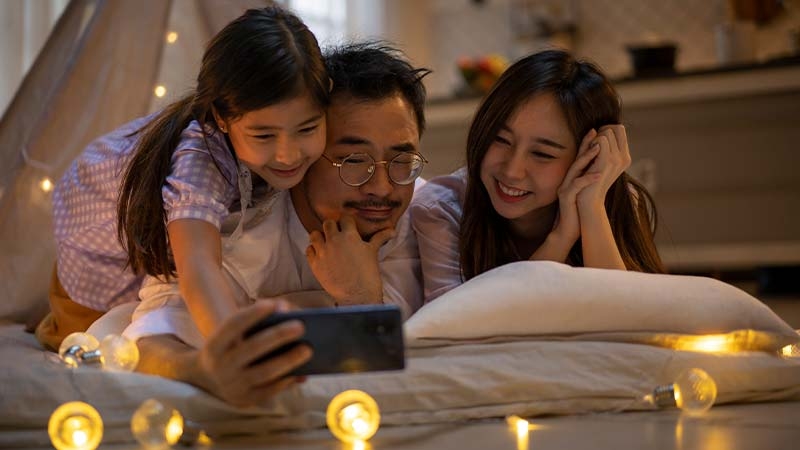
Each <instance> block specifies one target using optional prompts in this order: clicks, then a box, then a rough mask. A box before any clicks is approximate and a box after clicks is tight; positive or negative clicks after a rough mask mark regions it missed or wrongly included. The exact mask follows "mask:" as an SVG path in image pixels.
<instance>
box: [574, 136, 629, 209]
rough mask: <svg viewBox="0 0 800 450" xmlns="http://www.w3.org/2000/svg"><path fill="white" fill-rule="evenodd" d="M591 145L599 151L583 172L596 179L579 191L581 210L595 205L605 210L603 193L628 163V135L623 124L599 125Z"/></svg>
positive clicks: (604, 193) (606, 191) (596, 207)
mask: <svg viewBox="0 0 800 450" xmlns="http://www.w3.org/2000/svg"><path fill="white" fill-rule="evenodd" d="M592 145H594V146H597V147H599V153H597V157H596V158H595V159H594V161H593V162H592V164H591V165H590V166H589V168H588V169H587V171H586V175H591V176H593V177H596V178H597V182H596V183H593V184H591V185H590V186H587V187H586V188H585V189H582V190H581V192H580V193H579V194H578V207H579V208H580V209H581V210H584V209H586V208H594V210H599V209H600V208H602V210H605V206H604V204H605V199H606V193H608V189H609V188H610V187H611V185H612V184H614V182H615V181H616V180H617V178H619V176H620V175H622V173H623V172H624V171H625V170H626V169H627V168H628V167H630V165H631V154H630V150H629V149H628V136H627V134H626V133H625V127H624V126H623V125H606V126H603V127H601V128H600V130H599V132H598V133H597V136H595V138H594V139H593V142H592Z"/></svg>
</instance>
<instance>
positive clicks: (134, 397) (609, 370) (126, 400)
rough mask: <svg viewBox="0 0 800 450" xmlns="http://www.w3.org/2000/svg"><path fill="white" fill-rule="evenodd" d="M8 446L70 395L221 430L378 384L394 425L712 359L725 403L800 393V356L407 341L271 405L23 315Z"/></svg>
mask: <svg viewBox="0 0 800 450" xmlns="http://www.w3.org/2000/svg"><path fill="white" fill-rule="evenodd" d="M0 361H2V366H0V393H1V394H0V447H9V446H10V447H25V446H44V445H47V439H48V438H47V433H46V426H47V420H48V418H49V416H50V414H51V412H52V411H53V410H54V409H55V408H56V407H57V406H58V405H59V404H61V403H64V402H67V401H72V400H81V401H85V402H88V403H90V404H92V405H93V406H95V407H96V408H97V409H98V411H100V413H101V415H102V416H103V419H104V422H105V430H106V433H105V438H104V443H125V442H130V441H131V440H132V436H131V434H130V431H129V423H130V417H131V415H132V413H133V411H134V410H135V409H136V408H137V407H138V406H139V404H141V402H142V401H144V400H145V399H147V398H158V399H161V400H165V401H168V402H170V403H172V404H174V405H175V406H176V407H177V408H178V409H179V410H180V411H182V412H183V414H184V415H185V416H186V417H187V418H189V419H191V420H194V421H196V422H199V423H201V424H202V425H203V427H204V428H205V429H206V431H207V432H209V433H210V434H212V435H216V436H223V437H224V436H231V435H240V434H265V433H271V432H277V431H282V430H308V429H319V428H323V427H324V426H325V419H324V411H325V408H326V407H327V404H328V402H329V401H330V399H331V398H332V397H333V396H334V395H335V394H337V393H338V392H341V391H343V390H346V389H362V390H364V391H366V392H368V393H370V394H371V395H372V396H373V397H374V398H375V399H376V400H377V402H378V404H379V405H380V408H381V415H382V423H383V424H384V426H409V425H414V424H425V425H431V424H448V423H449V424H459V423H465V422H467V421H471V420H481V419H490V418H502V417H504V416H506V415H509V414H518V415H522V416H527V417H535V416H542V415H562V414H580V413H590V412H603V411H605V412H608V411H613V412H617V411H645V410H649V409H652V407H651V406H650V405H649V404H648V403H647V402H646V401H644V400H643V396H644V395H646V394H647V393H649V392H650V391H651V390H652V388H653V387H655V386H657V385H660V384H665V383H669V382H671V380H672V379H673V378H674V377H675V376H676V375H677V373H679V372H680V371H681V370H683V369H685V368H688V367H702V368H704V369H705V370H707V371H708V372H709V374H711V375H712V376H713V377H714V378H715V380H716V382H717V385H718V389H719V396H718V400H717V403H718V404H726V403H737V402H760V401H772V400H793V399H795V400H796V399H800V360H799V359H797V358H792V359H790V358H782V357H779V356H777V355H774V354H768V353H764V352H743V353H738V354H728V355H712V354H703V353H694V352H682V351H674V350H669V349H665V348H658V347H653V346H647V345H640V344H629V343H610V342H563V341H520V342H503V343H481V344H464V345H447V346H441V347H427V348H412V349H409V353H408V358H407V363H408V364H407V366H408V367H407V369H406V370H405V371H403V372H387V373H377V374H357V375H348V376H321V377H312V378H311V379H309V381H308V382H307V383H305V384H304V385H302V386H300V387H299V388H297V389H293V390H290V391H287V392H285V393H283V394H282V395H280V396H279V397H278V398H277V399H276V400H275V401H274V402H272V403H271V404H270V405H267V406H265V407H263V408H250V409H237V408H233V407H230V406H228V405H226V404H224V403H223V402H221V401H219V400H217V399H216V398H214V397H212V396H210V395H208V394H206V393H204V392H203V391H200V390H198V389H195V388H193V387H192V386H189V385H187V384H183V383H179V382H175V381H171V380H166V379H163V378H159V377H153V376H148V375H142V374H137V373H113V372H105V371H102V370H98V369H92V368H78V369H68V368H66V367H64V366H62V365H61V364H60V362H59V361H58V360H57V359H56V358H55V356H54V355H53V354H50V353H46V352H44V351H42V350H40V349H39V347H38V344H37V343H36V341H35V339H34V338H33V336H32V335H29V334H26V333H25V332H24V331H23V330H22V327H21V325H16V324H6V325H0Z"/></svg>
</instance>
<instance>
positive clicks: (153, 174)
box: [117, 5, 329, 277]
mask: <svg viewBox="0 0 800 450" xmlns="http://www.w3.org/2000/svg"><path fill="white" fill-rule="evenodd" d="M328 89H329V80H328V75H327V71H326V69H325V64H324V61H323V59H322V55H321V53H320V49H319V45H318V44H317V40H316V38H315V37H314V35H313V34H312V33H311V32H310V31H309V30H308V28H307V27H306V25H305V24H304V23H303V22H302V21H301V20H300V19H299V18H298V17H297V16H295V15H293V14H292V13H290V12H288V11H286V10H284V9H282V8H280V7H278V6H275V5H271V6H268V7H265V8H262V9H250V10H248V11H246V12H245V13H244V14H243V15H242V16H240V17H239V18H237V19H236V20H234V21H233V22H231V23H229V24H228V25H227V26H225V28H223V29H222V31H220V32H219V33H218V34H217V35H216V36H215V37H214V38H213V39H212V40H211V41H210V42H209V43H208V46H207V47H206V51H205V53H204V54H203V60H202V66H201V68H200V73H199V74H198V75H197V87H196V89H195V91H194V92H193V93H190V94H189V95H187V96H186V97H184V98H183V99H181V100H179V101H177V102H175V103H173V104H171V105H169V106H168V107H166V108H165V109H164V110H163V111H161V112H160V113H159V114H158V115H157V116H156V117H155V118H154V119H153V120H152V122H150V123H149V124H148V125H146V126H145V127H144V128H142V129H141V130H139V131H138V133H141V136H140V138H139V140H138V144H137V147H136V149H135V150H134V154H133V157H132V160H131V161H130V163H129V165H128V166H127V169H126V170H125V173H124V175H123V180H122V183H121V185H120V191H119V200H118V204H117V233H118V237H119V241H120V243H121V244H122V246H123V247H124V248H125V249H126V250H127V252H128V264H129V265H130V267H131V269H132V270H133V271H134V272H135V273H147V274H150V275H154V276H159V275H164V276H166V277H170V276H174V275H175V265H174V262H173V261H172V258H171V253H170V250H169V243H168V240H167V229H166V221H167V217H166V211H165V210H164V207H163V200H162V196H161V189H162V186H163V184H164V182H165V180H166V178H167V175H169V173H170V170H171V159H172V154H173V153H174V152H175V148H176V146H177V145H178V143H179V141H180V137H181V133H182V132H183V130H184V129H185V128H186V127H187V126H188V125H189V123H190V122H191V121H192V120H197V121H198V122H199V123H200V126H201V127H202V129H203V132H204V133H208V132H209V130H210V133H217V132H220V131H219V128H218V126H217V123H216V121H215V120H214V111H216V113H217V114H218V115H219V116H220V117H221V118H222V119H224V120H235V119H237V118H239V117H241V116H242V115H243V114H245V113H247V112H249V111H254V110H257V109H261V108H264V107H266V106H270V105H275V104H277V103H280V102H282V101H284V100H288V99H292V98H295V97H297V96H299V95H301V94H304V93H306V92H308V93H309V94H310V95H311V97H312V99H314V100H315V101H316V103H318V104H319V106H320V108H325V107H327V105H328V101H329V92H328ZM229 150H231V149H229ZM211 157H212V158H213V159H214V162H215V164H216V163H217V159H216V157H215V155H214V154H213V152H211ZM217 167H218V168H219V164H217ZM228 182H229V183H231V184H234V183H236V180H228Z"/></svg>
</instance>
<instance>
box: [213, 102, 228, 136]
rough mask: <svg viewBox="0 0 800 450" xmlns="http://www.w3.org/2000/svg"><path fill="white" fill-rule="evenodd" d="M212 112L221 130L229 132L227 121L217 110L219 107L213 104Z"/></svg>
mask: <svg viewBox="0 0 800 450" xmlns="http://www.w3.org/2000/svg"><path fill="white" fill-rule="evenodd" d="M211 114H213V115H214V122H216V123H217V128H219V130H220V131H222V132H223V133H227V132H228V124H227V123H225V121H224V120H222V117H221V116H220V115H219V113H218V112H217V108H214V107H213V106H212V107H211Z"/></svg>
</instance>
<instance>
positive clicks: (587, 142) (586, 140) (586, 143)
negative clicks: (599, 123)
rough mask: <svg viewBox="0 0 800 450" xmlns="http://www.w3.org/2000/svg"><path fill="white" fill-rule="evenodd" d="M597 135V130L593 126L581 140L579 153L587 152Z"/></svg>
mask: <svg viewBox="0 0 800 450" xmlns="http://www.w3.org/2000/svg"><path fill="white" fill-rule="evenodd" d="M596 136H597V130H595V129H594V128H592V129H591V130H589V132H588V133H586V136H584V137H583V140H581V145H579V146H578V155H580V154H581V153H582V152H585V151H586V150H587V149H588V148H589V147H591V144H592V140H593V139H594V138H595V137H596Z"/></svg>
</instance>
